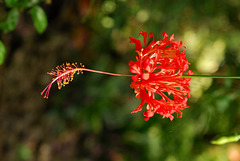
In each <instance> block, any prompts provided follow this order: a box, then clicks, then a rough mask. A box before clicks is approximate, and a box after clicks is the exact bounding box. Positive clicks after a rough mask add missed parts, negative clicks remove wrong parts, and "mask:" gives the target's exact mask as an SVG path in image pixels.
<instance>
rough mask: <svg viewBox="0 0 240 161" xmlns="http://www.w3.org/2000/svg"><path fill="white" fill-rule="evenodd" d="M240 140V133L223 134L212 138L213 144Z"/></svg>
mask: <svg viewBox="0 0 240 161" xmlns="http://www.w3.org/2000/svg"><path fill="white" fill-rule="evenodd" d="M239 140H240V134H232V135H222V136H219V137H217V138H216V139H214V140H212V141H211V143H212V144H217V145H223V144H226V143H231V142H237V141H239Z"/></svg>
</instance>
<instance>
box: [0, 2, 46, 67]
mask: <svg viewBox="0 0 240 161" xmlns="http://www.w3.org/2000/svg"><path fill="white" fill-rule="evenodd" d="M41 1H45V0H5V5H6V7H7V8H9V9H10V10H9V11H7V12H6V14H5V15H4V16H3V17H1V20H2V21H1V22H0V29H1V30H3V32H4V33H8V32H11V31H14V30H15V29H16V27H17V24H18V21H19V16H20V13H21V12H22V11H24V10H29V13H30V15H31V16H32V21H33V24H34V27H35V28H36V30H37V32H38V33H39V34H42V33H43V32H44V31H45V30H46V27H47V24H48V23H47V16H46V13H45V11H44V10H43V9H42V8H41V7H40V6H39V5H37V4H39V3H40V2H41ZM5 52H6V50H5V47H4V45H3V43H2V42H1V43H0V65H1V64H2V63H3V60H4V56H5Z"/></svg>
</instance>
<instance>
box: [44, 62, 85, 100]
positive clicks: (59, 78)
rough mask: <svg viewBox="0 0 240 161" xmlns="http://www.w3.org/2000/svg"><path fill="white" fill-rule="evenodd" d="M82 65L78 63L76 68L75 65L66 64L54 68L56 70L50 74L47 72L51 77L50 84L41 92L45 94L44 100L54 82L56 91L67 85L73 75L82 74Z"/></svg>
mask: <svg viewBox="0 0 240 161" xmlns="http://www.w3.org/2000/svg"><path fill="white" fill-rule="evenodd" d="M83 68H84V65H83V64H82V63H80V67H78V65H77V63H72V64H70V63H66V64H62V65H59V66H57V67H56V69H52V71H51V72H48V74H49V75H51V76H52V77H53V79H52V82H51V83H50V84H49V85H48V86H47V87H46V88H45V89H44V90H43V91H42V93H41V94H42V95H43V93H45V95H44V98H48V95H49V91H50V89H51V86H52V84H53V83H54V82H57V85H58V89H61V88H62V87H64V86H65V85H67V84H69V83H70V82H71V81H72V80H73V77H74V74H75V73H77V74H79V73H81V74H83Z"/></svg>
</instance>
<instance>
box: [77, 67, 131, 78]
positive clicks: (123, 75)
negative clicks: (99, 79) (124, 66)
mask: <svg viewBox="0 0 240 161" xmlns="http://www.w3.org/2000/svg"><path fill="white" fill-rule="evenodd" d="M77 70H79V71H87V72H94V73H100V74H106V75H113V76H120V77H132V76H133V75H128V74H115V73H109V72H103V71H98V70H93V69H87V68H77Z"/></svg>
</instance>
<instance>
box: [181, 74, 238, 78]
mask: <svg viewBox="0 0 240 161" xmlns="http://www.w3.org/2000/svg"><path fill="white" fill-rule="evenodd" d="M182 77H191V78H220V79H240V76H217V75H183V76H182Z"/></svg>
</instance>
